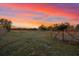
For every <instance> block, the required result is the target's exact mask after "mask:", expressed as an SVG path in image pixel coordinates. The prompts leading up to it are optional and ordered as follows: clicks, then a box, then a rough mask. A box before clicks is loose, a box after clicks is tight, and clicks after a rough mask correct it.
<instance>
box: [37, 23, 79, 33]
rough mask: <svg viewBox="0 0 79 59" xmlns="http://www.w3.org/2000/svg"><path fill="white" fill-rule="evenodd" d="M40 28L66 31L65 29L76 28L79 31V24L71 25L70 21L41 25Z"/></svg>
mask: <svg viewBox="0 0 79 59" xmlns="http://www.w3.org/2000/svg"><path fill="white" fill-rule="evenodd" d="M38 28H39V29H40V30H53V31H64V30H76V31H79V24H76V26H74V25H70V24H69V23H61V24H53V26H48V27H47V26H45V25H40V26H39V27H38Z"/></svg>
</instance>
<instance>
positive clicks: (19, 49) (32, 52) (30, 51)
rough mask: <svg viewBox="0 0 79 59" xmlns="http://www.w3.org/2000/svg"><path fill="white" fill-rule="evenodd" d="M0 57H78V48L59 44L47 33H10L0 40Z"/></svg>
mask: <svg viewBox="0 0 79 59" xmlns="http://www.w3.org/2000/svg"><path fill="white" fill-rule="evenodd" d="M0 55H1V56H78V55H79V46H78V45H70V44H65V43H63V42H60V41H58V40H56V39H54V38H53V37H52V38H51V36H50V32H49V31H11V32H9V33H7V34H6V35H5V36H3V37H2V38H1V39H0Z"/></svg>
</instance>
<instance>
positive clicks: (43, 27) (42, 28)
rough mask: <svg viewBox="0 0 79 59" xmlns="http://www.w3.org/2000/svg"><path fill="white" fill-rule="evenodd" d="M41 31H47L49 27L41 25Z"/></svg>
mask: <svg viewBox="0 0 79 59" xmlns="http://www.w3.org/2000/svg"><path fill="white" fill-rule="evenodd" d="M39 29H40V30H47V27H46V26H44V25H41V26H39Z"/></svg>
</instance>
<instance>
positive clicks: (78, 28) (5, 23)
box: [0, 18, 79, 32]
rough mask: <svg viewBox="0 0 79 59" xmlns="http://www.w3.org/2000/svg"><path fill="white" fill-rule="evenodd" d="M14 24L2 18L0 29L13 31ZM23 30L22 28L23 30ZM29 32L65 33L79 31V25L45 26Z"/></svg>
mask: <svg viewBox="0 0 79 59" xmlns="http://www.w3.org/2000/svg"><path fill="white" fill-rule="evenodd" d="M11 26H12V22H11V21H10V20H8V19H4V18H1V19H0V27H1V28H3V29H6V31H7V32H9V31H10V30H11ZM21 29H22V28H21ZM25 29H27V28H24V30H25ZM29 30H53V31H64V30H76V31H79V24H76V26H74V25H71V24H70V23H67V22H66V23H61V24H53V26H45V25H43V24H42V25H40V26H39V27H38V29H37V28H30V29H29Z"/></svg>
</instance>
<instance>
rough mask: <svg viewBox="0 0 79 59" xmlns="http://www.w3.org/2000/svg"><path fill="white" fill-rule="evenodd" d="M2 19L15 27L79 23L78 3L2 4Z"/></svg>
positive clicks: (0, 14) (0, 4) (0, 5)
mask: <svg viewBox="0 0 79 59" xmlns="http://www.w3.org/2000/svg"><path fill="white" fill-rule="evenodd" d="M0 18H6V19H8V20H11V21H12V22H13V24H12V25H13V26H15V27H25V28H34V27H38V26H40V25H41V24H44V25H46V26H49V25H53V24H54V23H61V22H69V23H71V24H73V25H75V24H78V23H79V4H78V3H72V4H68V3H60V4H59V3H58V4H56V3H49V4H48V3H37V4H36V3H35V4H34V3H16V4H13V3H0Z"/></svg>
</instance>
